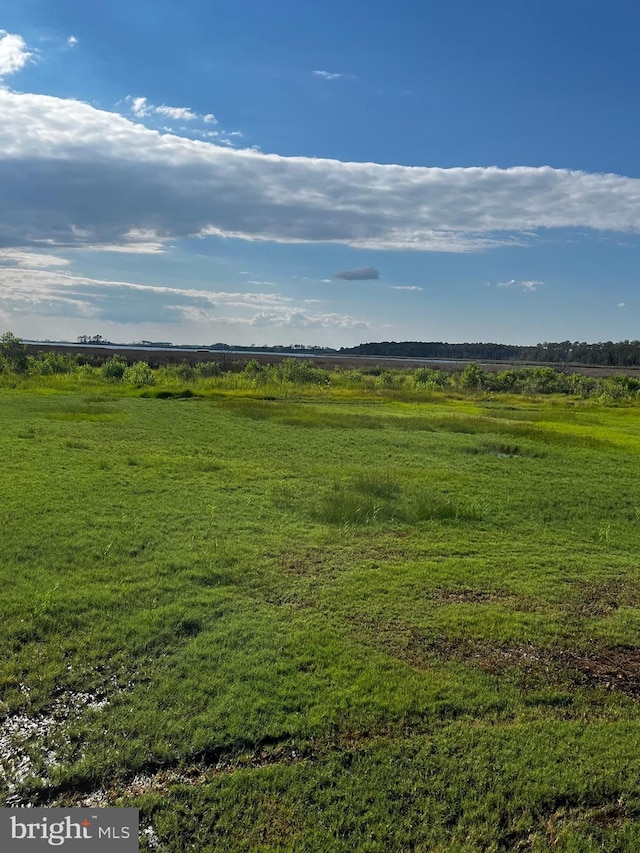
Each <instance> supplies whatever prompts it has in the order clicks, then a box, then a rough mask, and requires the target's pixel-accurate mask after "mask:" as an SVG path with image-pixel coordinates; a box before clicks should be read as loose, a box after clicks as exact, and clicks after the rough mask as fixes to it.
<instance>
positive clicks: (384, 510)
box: [315, 483, 394, 525]
mask: <svg viewBox="0 0 640 853" xmlns="http://www.w3.org/2000/svg"><path fill="white" fill-rule="evenodd" d="M315 515H316V518H317V519H318V520H319V521H324V522H325V523H326V524H340V525H349V524H358V525H359V524H376V523H377V522H379V521H382V520H383V519H389V518H392V517H393V515H394V512H393V506H392V505H391V504H390V503H389V502H388V501H385V500H382V499H378V498H376V497H375V496H373V495H366V494H364V495H363V494H361V493H359V492H357V491H355V490H354V489H353V487H349V486H347V485H344V484H343V483H335V484H334V487H333V489H332V490H331V491H330V492H325V494H324V495H322V496H321V497H320V500H319V502H318V504H317V507H316V512H315Z"/></svg>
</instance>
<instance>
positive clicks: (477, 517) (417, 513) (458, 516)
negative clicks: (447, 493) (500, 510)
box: [407, 491, 485, 521]
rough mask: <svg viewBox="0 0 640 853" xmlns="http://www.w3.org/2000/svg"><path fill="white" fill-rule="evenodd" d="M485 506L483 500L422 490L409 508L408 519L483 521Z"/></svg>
mask: <svg viewBox="0 0 640 853" xmlns="http://www.w3.org/2000/svg"><path fill="white" fill-rule="evenodd" d="M484 518H485V508H484V505H483V504H482V502H481V501H479V500H473V501H469V502H468V503H467V502H463V501H459V500H454V499H453V498H450V497H442V496H440V495H438V494H433V493H430V492H424V491H423V492H421V493H420V494H419V495H417V497H415V498H414V500H413V502H412V503H411V505H410V506H409V507H408V508H407V520H408V521H482V520H484Z"/></svg>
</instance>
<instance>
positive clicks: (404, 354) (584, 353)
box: [340, 341, 640, 367]
mask: <svg viewBox="0 0 640 853" xmlns="http://www.w3.org/2000/svg"><path fill="white" fill-rule="evenodd" d="M340 353H343V354H344V355H367V356H386V357H388V358H442V359H463V360H472V361H510V362H517V361H522V362H544V363H546V364H557V365H564V364H584V365H602V366H606V367H636V366H640V341H618V342H615V343H614V342H613V341H604V342H600V343H593V344H589V343H586V342H584V341H560V342H559V343H549V342H547V341H545V342H544V343H541V344H536V345H535V346H514V345H511V344H496V343H480V342H478V343H464V344H450V343H444V342H442V341H426V342H425V341H400V342H396V341H379V342H372V343H366V344H359V345H358V346H355V347H342V348H341V349H340Z"/></svg>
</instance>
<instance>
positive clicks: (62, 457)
mask: <svg viewBox="0 0 640 853" xmlns="http://www.w3.org/2000/svg"><path fill="white" fill-rule="evenodd" d="M298 369H299V368H297V367H296V368H295V369H294V368H293V367H291V368H287V370H290V371H291V373H290V374H287V375H285V374H284V373H282V368H281V367H273V368H264V367H262V366H259V369H258V368H252V369H251V370H247V369H243V370H242V371H236V372H233V371H232V372H228V373H220V374H219V375H213V376H205V375H198V373H197V371H196V370H195V368H189V370H190V371H194V372H193V373H190V374H189V377H187V374H186V373H185V374H184V375H183V376H179V375H178V373H177V368H176V369H175V370H174V369H173V368H171V369H169V368H167V369H165V370H153V371H151V370H150V369H148V368H147V369H145V368H139V369H137V372H136V373H127V371H128V370H130V366H129V365H126V364H125V366H124V368H123V369H122V372H120V367H117V369H116V368H115V367H114V364H113V363H112V364H111V365H110V366H109V367H108V368H107V369H106V370H105V369H103V367H99V366H91V365H88V366H86V365H85V366H84V367H83V366H82V365H80V366H78V365H77V364H76V365H75V366H74V367H73V369H69V370H66V368H65V370H61V371H59V372H56V371H53V370H52V371H51V372H47V370H44V369H43V370H36V369H35V367H34V363H33V362H30V361H29V360H28V359H27V361H26V362H25V363H22V364H14V365H13V366H12V365H7V363H6V360H5V369H4V372H3V373H2V374H0V452H1V453H2V458H3V467H2V472H1V474H0V477H1V479H2V483H1V486H2V495H3V500H2V502H1V503H0V525H1V529H2V531H3V536H2V539H1V540H0V572H2V581H3V582H2V587H1V588H2V594H1V595H2V615H3V619H2V620H1V622H0V636H1V638H2V647H3V649H4V650H5V654H3V655H2V658H1V659H0V679H1V682H0V683H1V685H2V690H1V694H0V743H1V744H2V759H1V760H0V790H1V791H2V798H3V801H4V802H5V803H7V804H11V805H28V804H36V803H38V804H42V803H48V804H54V803H61V804H62V803H76V804H79V803H81V802H84V803H87V804H92V805H101V804H102V805H104V804H112V805H129V806H137V807H139V808H140V809H141V811H142V818H143V820H142V826H143V828H144V831H143V833H142V835H141V849H143V850H155V849H162V850H165V851H170V853H181V851H184V850H192V849H195V850H199V851H229V853H237V851H252V850H264V851H269V850H272V851H291V853H294V851H295V853H298V851H305V850H306V851H354V850H362V851H368V853H372V851H373V852H374V853H388V851H398V853H401V851H402V853H404V851H408V850H416V851H445V850H447V851H448V850H461V851H511V850H531V851H546V850H563V851H577V850H580V851H583V850H584V851H602V850H607V851H609V850H612V851H617V850H621V851H635V850H637V849H638V848H640V799H639V797H638V788H637V779H638V774H639V773H640V759H638V755H640V749H639V747H640V642H639V640H638V637H640V575H639V573H638V567H637V547H638V525H639V523H640V476H639V474H640V453H639V452H638V451H639V450H640V429H638V415H639V412H640V409H639V408H638V402H637V400H636V398H635V391H633V390H631V389H630V386H626V389H625V392H624V395H623V396H620V395H617V394H613V393H608V392H607V391H606V388H605V387H604V386H602V387H600V388H599V390H598V392H597V393H595V392H594V393H589V394H587V395H586V396H584V397H583V396H581V395H580V394H578V393H574V392H572V393H567V392H562V393H549V392H548V389H547V390H545V391H544V392H542V391H540V392H532V391H527V392H524V391H522V392H521V393H519V394H515V393H512V392H510V393H508V394H507V393H500V392H498V391H496V390H491V389H489V388H488V387H486V386H484V385H482V384H479V385H476V386H475V387H472V386H471V385H468V386H467V387H462V385H461V384H460V376H461V374H459V375H458V379H456V380H455V381H454V380H451V381H450V380H449V378H448V375H447V374H445V379H446V381H444V382H443V381H442V379H441V378H438V380H437V382H436V380H435V379H432V378H429V377H427V378H426V380H425V376H424V375H423V374H421V376H420V378H419V379H418V378H416V375H415V372H407V373H402V374H400V373H399V374H395V373H390V374H385V372H384V371H383V372H381V373H378V374H375V373H374V374H361V375H359V376H357V377H355V376H348V375H346V374H345V373H340V372H339V371H338V372H332V373H330V374H328V373H326V372H325V371H319V372H315V371H317V368H314V367H312V366H311V367H310V368H309V369H307V368H304V371H303V373H302V374H300V375H298V374H297V373H296V371H297V370H298ZM172 371H173V372H172ZM279 371H280V372H279ZM309 371H311V372H309ZM109 372H111V373H112V375H109ZM434 372H435V371H434ZM118 374H119V375H118ZM387 376H389V377H390V378H387ZM566 378H567V377H564V376H561V381H565V379H566ZM438 383H440V384H438ZM456 383H457V384H456ZM512 390H513V389H512ZM185 391H189V392H190V393H184V392H185Z"/></svg>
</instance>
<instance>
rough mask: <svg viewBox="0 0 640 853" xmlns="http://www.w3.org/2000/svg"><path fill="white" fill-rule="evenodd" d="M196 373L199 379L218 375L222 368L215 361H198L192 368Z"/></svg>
mask: <svg viewBox="0 0 640 853" xmlns="http://www.w3.org/2000/svg"><path fill="white" fill-rule="evenodd" d="M194 370H195V372H196V375H197V376H199V377H200V378H201V379H209V378H210V377H212V376H220V374H221V373H222V368H221V367H220V365H219V364H218V362H217V361H200V362H198V364H196V366H195V368H194Z"/></svg>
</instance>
